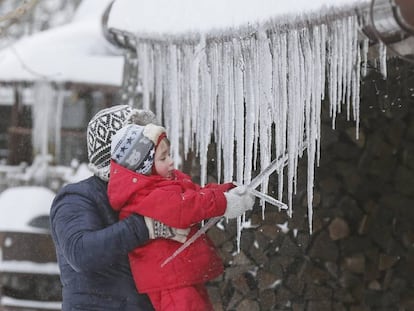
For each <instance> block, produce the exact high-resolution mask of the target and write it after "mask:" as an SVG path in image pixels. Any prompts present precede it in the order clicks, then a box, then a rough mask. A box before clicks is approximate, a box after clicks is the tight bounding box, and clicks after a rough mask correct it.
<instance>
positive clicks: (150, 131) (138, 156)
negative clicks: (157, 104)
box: [111, 124, 165, 174]
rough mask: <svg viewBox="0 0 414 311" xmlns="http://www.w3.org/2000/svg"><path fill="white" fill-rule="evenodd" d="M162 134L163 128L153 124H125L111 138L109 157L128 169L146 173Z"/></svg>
mask: <svg viewBox="0 0 414 311" xmlns="http://www.w3.org/2000/svg"><path fill="white" fill-rule="evenodd" d="M164 135H165V128H163V127H162V126H158V125H155V124H147V125H146V126H140V125H136V124H129V125H126V126H125V127H123V128H121V129H120V130H119V131H118V132H116V134H115V135H114V136H113V138H112V143H111V158H112V159H113V160H114V161H115V162H116V163H118V164H120V165H122V166H124V167H126V168H128V169H130V170H133V171H135V172H138V173H141V174H148V173H150V172H151V168H152V165H153V163H154V155H155V147H156V145H157V144H158V142H159V139H160V137H164Z"/></svg>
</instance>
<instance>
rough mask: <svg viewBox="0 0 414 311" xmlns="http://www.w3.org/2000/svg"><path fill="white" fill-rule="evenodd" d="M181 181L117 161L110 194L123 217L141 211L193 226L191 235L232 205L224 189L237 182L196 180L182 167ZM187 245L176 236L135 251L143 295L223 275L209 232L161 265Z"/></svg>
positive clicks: (133, 265) (135, 270)
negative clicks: (204, 183) (202, 182)
mask: <svg viewBox="0 0 414 311" xmlns="http://www.w3.org/2000/svg"><path fill="white" fill-rule="evenodd" d="M175 177H176V178H175V180H166V179H165V178H163V177H161V176H157V175H151V176H146V175H142V174H138V173H135V172H133V171H131V170H128V169H126V168H124V167H122V166H120V165H118V164H117V163H115V162H112V163H111V172H110V179H109V184H108V197H109V200H110V203H111V205H112V207H113V208H114V209H115V210H116V211H119V212H120V214H119V217H120V219H123V218H125V217H127V216H129V215H130V214H131V213H138V214H141V215H144V216H148V217H151V218H154V219H157V220H159V221H161V222H163V223H165V224H166V225H168V226H171V227H176V228H188V227H190V226H192V229H191V232H190V235H189V237H190V236H191V235H193V234H194V233H195V232H196V231H197V230H198V225H197V224H198V223H199V222H200V221H201V220H204V219H207V218H211V217H215V216H220V215H223V214H224V211H225V209H226V204H227V203H226V198H225V196H224V194H223V193H224V192H225V191H227V190H229V189H231V188H233V187H234V186H233V184H231V183H227V184H221V185H219V184H209V185H207V186H205V187H200V186H199V185H197V184H195V183H193V182H192V181H191V179H190V177H189V176H187V175H186V174H184V173H182V172H180V171H178V170H176V171H175ZM180 245H182V244H181V243H179V242H176V241H174V240H171V239H155V240H151V241H150V242H148V243H147V244H145V245H144V246H141V247H139V248H136V249H135V250H133V251H132V252H130V254H129V258H130V264H131V270H132V274H133V276H134V279H135V283H136V285H137V288H138V290H139V291H140V292H142V293H148V292H152V291H159V290H162V289H168V288H175V287H180V286H188V285H193V284H198V283H204V282H206V281H208V280H211V279H214V278H216V277H217V276H219V275H220V274H221V273H223V264H222V260H221V258H220V257H219V255H218V254H217V252H216V250H215V247H214V245H213V243H212V242H211V241H210V239H209V238H208V237H207V236H206V235H203V236H201V237H200V238H198V239H197V240H196V241H195V242H193V243H192V244H191V245H190V246H189V247H188V248H186V249H185V250H184V251H183V252H181V253H180V254H179V255H178V256H177V257H176V258H174V260H172V261H170V262H169V263H167V264H166V265H165V266H164V267H161V264H162V263H163V262H164V260H165V259H167V258H168V257H170V256H171V255H172V254H173V253H174V251H175V250H176V249H177V248H178V247H180Z"/></svg>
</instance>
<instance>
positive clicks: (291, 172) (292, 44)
mask: <svg viewBox="0 0 414 311" xmlns="http://www.w3.org/2000/svg"><path fill="white" fill-rule="evenodd" d="M288 49H289V51H291V52H290V53H289V58H288V71H289V72H288V76H289V81H288V90H289V92H288V119H287V121H288V124H287V137H288V140H287V151H288V206H289V210H288V215H289V216H290V217H292V214H293V209H292V206H293V201H292V197H293V194H294V187H295V182H296V181H295V175H296V165H297V156H298V136H299V133H298V130H299V128H301V125H300V124H299V120H300V117H299V115H300V114H303V111H301V103H300V100H299V99H300V94H298V93H300V92H298V91H297V90H298V88H299V89H300V88H301V87H302V86H301V85H300V83H301V82H300V81H301V80H300V79H301V78H300V77H299V70H300V69H299V68H300V56H299V43H298V33H297V31H296V30H291V31H290V32H289V34H288Z"/></svg>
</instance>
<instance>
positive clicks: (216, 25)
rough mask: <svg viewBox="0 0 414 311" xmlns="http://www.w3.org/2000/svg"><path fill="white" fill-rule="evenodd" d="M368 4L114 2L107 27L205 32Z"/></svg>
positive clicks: (328, 0)
mask: <svg viewBox="0 0 414 311" xmlns="http://www.w3.org/2000/svg"><path fill="white" fill-rule="evenodd" d="M368 2H369V1H368V0H313V1H309V0H277V1H275V0H256V1H251V0H225V1H223V0H210V1H193V0H152V1H142V0H115V2H114V4H113V6H112V9H111V12H110V15H109V19H108V27H109V28H116V29H121V30H125V31H128V32H132V33H134V34H144V35H153V34H157V35H159V34H181V33H184V32H208V31H215V30H222V29H227V28H232V27H240V26H246V25H248V24H249V25H254V24H256V23H260V22H266V21H268V20H270V19H275V18H280V17H282V16H283V17H285V16H292V19H291V20H292V21H294V20H295V19H296V18H298V17H299V18H300V15H301V14H304V13H305V14H308V13H314V12H320V11H324V10H325V11H329V10H330V11H332V9H337V8H342V7H346V8H348V9H352V8H354V7H355V6H357V5H361V4H363V3H368Z"/></svg>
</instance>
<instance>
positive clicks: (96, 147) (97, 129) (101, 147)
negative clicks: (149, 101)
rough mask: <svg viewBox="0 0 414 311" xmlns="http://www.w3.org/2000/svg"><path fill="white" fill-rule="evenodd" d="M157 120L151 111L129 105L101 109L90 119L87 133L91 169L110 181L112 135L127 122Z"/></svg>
mask: <svg viewBox="0 0 414 311" xmlns="http://www.w3.org/2000/svg"><path fill="white" fill-rule="evenodd" d="M156 122H157V121H156V118H155V115H154V113H152V112H151V111H149V110H139V109H134V108H131V107H129V106H128V105H117V106H113V107H110V108H106V109H103V110H101V111H99V112H98V113H97V114H96V115H95V116H94V117H93V118H92V119H91V120H90V122H89V124H88V128H87V133H86V136H87V146H88V159H89V168H90V169H91V171H92V172H93V173H94V174H95V175H96V176H98V177H99V178H101V179H102V180H105V181H108V179H109V164H110V159H111V139H112V136H113V135H114V134H115V133H116V132H117V131H118V130H119V129H120V128H122V127H123V126H125V125H126V124H130V123H135V124H141V125H146V124H148V123H156Z"/></svg>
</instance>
